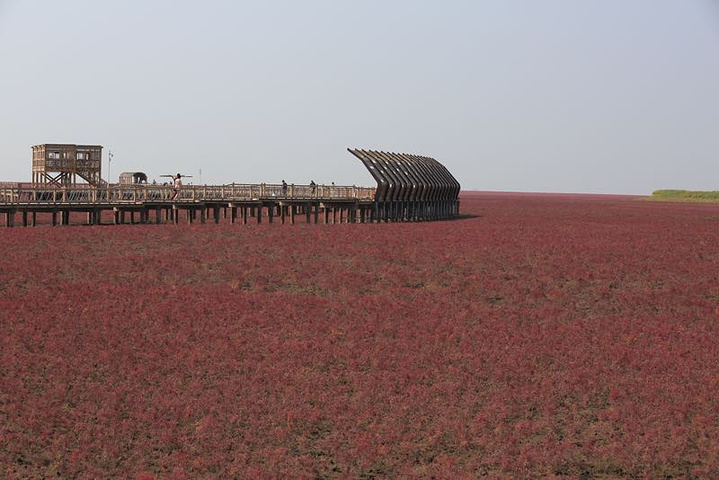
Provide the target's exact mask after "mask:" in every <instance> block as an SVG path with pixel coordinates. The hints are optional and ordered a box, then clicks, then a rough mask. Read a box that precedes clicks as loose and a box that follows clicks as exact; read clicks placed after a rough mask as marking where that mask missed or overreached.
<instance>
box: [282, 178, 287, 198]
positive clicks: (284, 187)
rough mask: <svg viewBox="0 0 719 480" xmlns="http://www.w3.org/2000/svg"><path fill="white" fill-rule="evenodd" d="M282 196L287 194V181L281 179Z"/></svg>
mask: <svg viewBox="0 0 719 480" xmlns="http://www.w3.org/2000/svg"><path fill="white" fill-rule="evenodd" d="M282 196H283V197H286V196H287V182H285V181H284V180H282Z"/></svg>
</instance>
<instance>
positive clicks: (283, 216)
mask: <svg viewBox="0 0 719 480" xmlns="http://www.w3.org/2000/svg"><path fill="white" fill-rule="evenodd" d="M286 208H287V207H286V206H285V205H280V219H281V220H282V225H284V224H285V209H286Z"/></svg>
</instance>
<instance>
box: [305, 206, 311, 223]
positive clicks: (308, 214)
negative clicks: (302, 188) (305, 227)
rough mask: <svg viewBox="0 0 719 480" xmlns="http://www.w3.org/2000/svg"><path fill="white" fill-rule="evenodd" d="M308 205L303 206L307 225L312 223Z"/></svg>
mask: <svg viewBox="0 0 719 480" xmlns="http://www.w3.org/2000/svg"><path fill="white" fill-rule="evenodd" d="M310 205H311V204H310V203H309V202H307V205H305V215H306V216H307V223H312V217H310V210H312V207H310Z"/></svg>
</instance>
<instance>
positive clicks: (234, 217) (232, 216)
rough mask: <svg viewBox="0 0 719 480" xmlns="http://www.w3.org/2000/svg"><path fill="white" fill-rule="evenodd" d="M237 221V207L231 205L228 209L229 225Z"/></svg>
mask: <svg viewBox="0 0 719 480" xmlns="http://www.w3.org/2000/svg"><path fill="white" fill-rule="evenodd" d="M236 221H237V207H236V206H235V205H232V207H231V208H230V223H235V222H236Z"/></svg>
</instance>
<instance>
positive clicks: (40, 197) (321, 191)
mask: <svg viewBox="0 0 719 480" xmlns="http://www.w3.org/2000/svg"><path fill="white" fill-rule="evenodd" d="M375 190H376V189H375V188H374V187H356V186H335V185H331V186H328V185H316V186H314V187H313V186H310V185H287V187H286V188H284V187H283V186H282V185H274V184H265V183H261V184H237V183H232V184H228V185H183V186H182V189H181V190H180V194H179V197H178V198H177V199H176V201H178V202H225V201H226V202H233V201H238V202H240V201H261V200H275V201H281V200H283V199H286V200H294V201H298V200H314V201H323V200H333V201H342V200H348V201H351V200H359V201H373V200H374V197H375ZM174 195H175V191H174V189H173V187H172V186H171V185H112V186H106V187H101V188H96V187H90V186H84V185H77V186H71V187H20V186H0V205H6V206H11V205H18V206H20V205H53V204H58V205H72V204H82V205H89V204H97V205H109V204H113V205H116V204H137V203H153V202H167V201H170V200H171V199H172V198H173V196H174Z"/></svg>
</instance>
